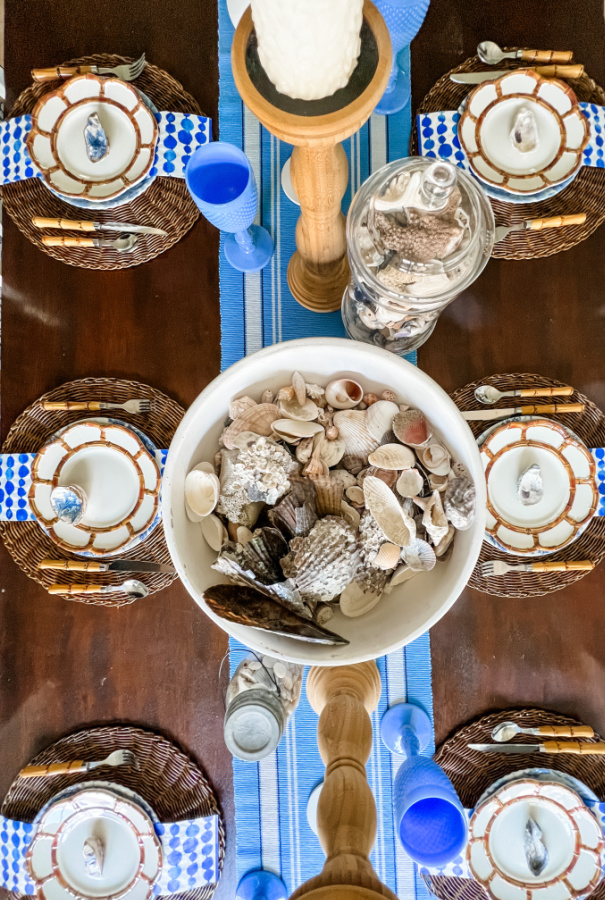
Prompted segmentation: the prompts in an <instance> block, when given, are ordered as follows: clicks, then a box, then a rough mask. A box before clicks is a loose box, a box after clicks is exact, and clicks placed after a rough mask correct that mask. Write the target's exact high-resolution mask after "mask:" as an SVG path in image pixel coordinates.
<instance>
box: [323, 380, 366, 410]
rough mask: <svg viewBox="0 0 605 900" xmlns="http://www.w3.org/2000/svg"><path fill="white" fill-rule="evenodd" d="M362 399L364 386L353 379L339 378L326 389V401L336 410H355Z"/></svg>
mask: <svg viewBox="0 0 605 900" xmlns="http://www.w3.org/2000/svg"><path fill="white" fill-rule="evenodd" d="M362 397H363V388H362V386H361V385H360V384H359V382H357V381H353V379H352V378H337V379H336V380H335V381H331V382H330V383H329V384H328V385H327V387H326V400H327V402H328V403H329V404H330V406H333V407H334V409H353V407H354V406H357V404H358V403H360V402H361V399H362Z"/></svg>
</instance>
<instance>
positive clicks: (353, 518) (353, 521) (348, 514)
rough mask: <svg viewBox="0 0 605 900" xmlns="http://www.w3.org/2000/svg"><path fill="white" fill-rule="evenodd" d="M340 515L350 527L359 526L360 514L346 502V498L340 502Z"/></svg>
mask: <svg viewBox="0 0 605 900" xmlns="http://www.w3.org/2000/svg"><path fill="white" fill-rule="evenodd" d="M340 515H341V516H342V517H343V519H344V520H345V521H346V522H348V523H349V525H350V526H351V527H352V528H359V523H360V522H361V516H360V515H359V513H358V512H357V510H356V509H355V507H354V506H351V504H350V503H347V501H346V500H343V501H342V503H341V504H340Z"/></svg>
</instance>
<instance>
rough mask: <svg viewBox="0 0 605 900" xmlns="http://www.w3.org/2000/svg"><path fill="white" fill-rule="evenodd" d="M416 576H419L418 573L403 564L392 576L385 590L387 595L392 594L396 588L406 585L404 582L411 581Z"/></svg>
mask: <svg viewBox="0 0 605 900" xmlns="http://www.w3.org/2000/svg"><path fill="white" fill-rule="evenodd" d="M415 575H418V572H417V571H415V570H414V569H410V567H409V566H407V565H406V564H405V563H403V565H401V566H399V567H398V568H397V569H395V571H394V572H393V574H392V575H391V579H390V581H389V583H388V584H387V586H386V587H385V589H384V592H385V594H390V593H391V591H392V590H393V588H394V587H397V585H398V584H404V582H406V581H409V580H410V578H413V577H414V576H415Z"/></svg>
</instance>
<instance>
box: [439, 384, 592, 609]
mask: <svg viewBox="0 0 605 900" xmlns="http://www.w3.org/2000/svg"><path fill="white" fill-rule="evenodd" d="M480 384H493V385H494V387H497V388H498V389H499V390H501V391H507V390H513V389H518V388H524V387H525V388H528V387H553V386H556V385H559V386H560V385H561V382H560V381H556V380H555V379H554V378H544V376H542V375H527V374H524V375H514V374H512V375H492V376H490V377H489V378H481V379H480V380H478V381H473V382H472V383H471V384H467V385H465V387H463V388H459V390H457V391H454V392H453V393H452V394H451V395H450V396H451V398H452V400H453V401H454V403H455V404H456V406H458V407H459V409H479V408H481V409H489V408H490V407H487V406H481V404H480V403H479V402H478V401H477V400H475V397H474V390H475V388H476V387H478V386H479V385H480ZM517 400H518V401H519V404H518V405H522V404H530V403H536V404H540V405H542V404H544V405H546V404H550V403H555V402H557V401H559V402H560V403H585V404H586V409H585V410H584V412H583V413H576V414H570V415H568V416H560V415H555V416H547V417H546V418H554V419H556V420H557V421H558V422H562V423H563V424H564V425H567V427H568V428H571V430H572V431H574V432H575V433H576V434H577V435H578V437H579V438H581V439H582V440H583V441H584V443H585V444H586V446H587V447H605V414H603V413H602V412H601V410H600V409H599V408H598V406H595V404H594V403H593V402H592V401H591V400H589V399H588V397H585V396H584V394H580V393H578V391H575V392H574V393H573V394H572V395H571V396H570V397H561V398H558V397H535V398H533V397H530V398H527V399H526V398H510V397H508V398H505V399H503V400H499V401H498V403H495V404H494V406H493V408H494V409H497V408H498V407H501V408H502V407H504V408H506V407H510V406H511V405H516V403H517ZM468 424H469V425H470V428H471V430H472V432H473V434H474V435H475V437H479V435H480V434H482V433H483V432H484V431H485V430H486V429H487V428H488V427H489V426H490V424H492V423H490V422H469V423H468ZM603 557H605V518H604V517H599V516H595V518H594V519H593V520H592V522H591V523H590V524H589V526H588V528H587V529H586V530H585V531H584V532H583V533H582V534H581V535H580V537H579V538H578V539H577V540H576V541H574V543H573V544H570V545H569V546H568V547H564V548H563V550H561V551H559V552H558V553H553V554H551V555H549V556H545V557H543V558H541V559H540V561H541V562H542V561H544V562H557V561H559V560H583V559H590V560H591V561H592V562H593V563H594V564H595V565H598V563H600V562H601V560H602V559H603ZM489 559H501V560H504V561H505V562H507V563H510V564H511V565H519V564H520V563H523V562H527V561H530V560H527V559H526V558H525V557H522V556H514V555H513V554H510V553H503V552H502V551H500V550H496V548H495V547H492V546H491V544H487V543H485V542H484V543H483V546H482V548H481V555H480V556H479V561H478V563H477V566H476V567H475V570H474V572H473V574H472V575H471V578H470V581H469V585H470V586H471V587H474V588H476V589H477V590H478V591H483V592H484V593H486V594H493V595H494V596H497V597H541V596H542V595H544V594H550V593H551V592H553V591H560V590H562V589H563V588H565V587H567V586H568V585H570V584H573V583H574V582H576V581H579V580H580V578H583V577H584V576H585V575H587V574H589V570H588V571H586V570H585V571H576V572H522V573H519V572H507V574H506V575H501V576H499V577H495V576H494V577H492V578H484V577H483V576H482V575H481V574H480V568H479V567H480V565H481V563H482V562H485V561H486V560H489Z"/></svg>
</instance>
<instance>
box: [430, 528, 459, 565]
mask: <svg viewBox="0 0 605 900" xmlns="http://www.w3.org/2000/svg"><path fill="white" fill-rule="evenodd" d="M455 534H456V529H455V528H454V526H453V525H450V526H449V528H448V530H447V533H446V535H445V537H444V538H442V539H441V541H440V542H439V543H438V544H437V546H436V547H435V556H436V557H437V559H442V558H443V556H444V555H445V554H446V553H447V551H448V550H449V548H450V547H451V545H452V541H453V540H454V535H455Z"/></svg>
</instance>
